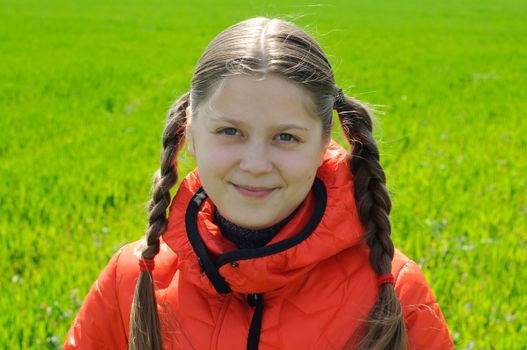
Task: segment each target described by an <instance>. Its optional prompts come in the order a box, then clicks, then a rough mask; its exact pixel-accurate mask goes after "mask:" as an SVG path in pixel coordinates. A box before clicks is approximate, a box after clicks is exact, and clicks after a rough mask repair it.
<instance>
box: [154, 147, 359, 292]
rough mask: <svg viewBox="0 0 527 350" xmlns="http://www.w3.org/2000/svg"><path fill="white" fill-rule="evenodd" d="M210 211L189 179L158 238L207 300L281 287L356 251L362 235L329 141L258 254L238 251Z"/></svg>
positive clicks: (340, 157) (340, 160)
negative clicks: (308, 181)
mask: <svg viewBox="0 0 527 350" xmlns="http://www.w3.org/2000/svg"><path fill="white" fill-rule="evenodd" d="M214 209H215V206H214V203H212V201H211V200H210V199H209V198H208V197H207V195H206V193H205V192H204V191H203V189H202V188H201V183H200V179H199V174H198V171H197V170H194V171H192V172H190V173H189V174H188V175H187V176H186V177H185V178H184V179H183V181H182V183H181V185H180V187H179V189H178V191H177V193H176V195H175V197H174V199H173V200H172V203H171V205H170V214H169V218H168V224H167V229H166V231H165V233H164V234H163V236H162V238H161V239H162V242H164V243H166V245H168V247H170V249H172V250H173V251H174V252H175V253H176V255H177V257H178V259H177V261H178V262H177V264H178V269H179V270H180V271H181V276H182V277H183V278H185V279H186V280H188V281H189V282H191V283H192V284H195V285H197V286H199V287H200V288H201V289H203V290H204V291H206V292H208V293H228V292H230V291H231V290H232V291H235V292H239V293H265V292H269V291H271V290H274V289H277V288H281V287H283V286H285V285H286V284H289V283H291V282H292V281H294V280H297V279H299V278H301V277H302V276H304V275H305V274H307V273H308V272H309V271H310V270H312V269H313V268H314V267H315V266H317V264H319V263H321V262H323V261H324V260H326V259H328V258H330V257H332V256H334V255H336V254H338V253H340V252H342V251H343V250H345V249H348V248H350V247H352V246H354V245H356V244H357V243H358V242H359V241H360V240H361V239H362V234H363V232H364V227H363V226H362V224H361V222H360V218H359V216H358V213H357V208H356V204H355V198H354V192H353V175H352V174H351V171H350V168H349V163H348V154H347V152H346V150H345V149H344V148H342V147H341V146H340V145H338V144H337V143H336V142H335V141H333V140H332V141H331V143H330V145H329V147H328V149H327V150H326V153H325V155H324V160H323V163H322V164H321V165H320V167H319V168H318V169H317V174H316V179H315V181H314V184H313V187H312V189H311V191H310V193H309V194H308V195H307V197H306V199H305V200H304V201H303V202H302V204H301V205H300V207H299V209H298V211H297V213H296V214H295V216H294V217H293V219H292V220H291V221H290V222H289V223H288V224H287V225H286V226H285V227H284V228H283V229H282V230H281V231H280V232H279V233H278V234H277V235H276V236H275V237H274V238H273V239H272V240H271V241H270V242H269V243H268V244H267V245H266V246H265V247H261V248H256V249H239V248H237V247H236V246H235V245H234V244H233V243H232V242H231V241H229V240H228V239H226V238H225V237H223V236H222V234H221V232H220V230H219V228H218V227H217V226H216V225H215V224H214V222H213V220H214Z"/></svg>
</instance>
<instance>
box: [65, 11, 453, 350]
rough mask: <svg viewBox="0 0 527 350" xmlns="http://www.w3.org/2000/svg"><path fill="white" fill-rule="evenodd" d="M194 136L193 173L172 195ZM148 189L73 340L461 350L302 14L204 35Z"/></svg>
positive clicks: (70, 344) (370, 147)
mask: <svg viewBox="0 0 527 350" xmlns="http://www.w3.org/2000/svg"><path fill="white" fill-rule="evenodd" d="M334 109H335V110H336V111H337V113H338V116H339V119H340V124H341V125H342V127H343V130H344V133H345V135H346V137H347V139H348V141H349V143H350V148H351V151H350V153H349V154H347V152H346V151H345V150H344V149H343V148H342V147H340V146H339V145H337V144H336V143H335V142H334V141H332V140H331V128H332V114H333V110H334ZM185 138H186V139H187V141H188V142H187V144H188V152H189V153H190V154H191V155H192V156H194V157H195V159H196V163H197V169H196V170H194V171H193V172H191V173H190V174H188V175H187V176H186V177H185V178H184V180H183V181H182V183H181V185H180V187H179V189H178V191H177V193H176V195H175V196H174V198H173V199H172V201H171V198H170V189H171V188H172V187H173V186H174V185H175V184H176V182H177V157H178V154H179V152H180V150H181V148H182V146H183V143H184V139H185ZM152 193H153V195H152V199H151V201H150V203H149V213H148V221H149V226H148V228H147V231H146V236H145V239H144V240H141V241H138V242H134V243H131V244H127V245H126V246H124V247H123V248H122V249H121V250H119V251H118V252H117V253H116V254H115V255H114V256H113V257H112V259H111V260H110V262H109V264H108V265H107V266H106V268H105V269H104V270H103V272H102V273H101V275H100V276H99V279H98V280H97V282H96V283H95V284H94V285H93V287H92V288H91V290H90V292H89V294H88V295H87V297H86V299H85V301H84V303H83V305H82V307H81V309H80V311H79V314H78V315H77V317H76V319H75V320H74V322H73V324H72V327H71V329H70V331H69V333H68V336H67V339H66V342H65V345H64V349H125V348H127V347H128V348H129V349H229V350H230V349H244V348H246V349H451V348H453V344H452V340H451V338H450V335H449V333H448V329H447V326H446V323H445V320H444V318H443V316H442V314H441V311H440V309H439V306H438V304H437V302H436V301H435V299H434V296H433V293H432V291H431V289H430V287H429V286H428V284H427V282H426V280H425V277H424V275H423V274H422V272H421V271H420V269H419V267H418V266H417V265H416V264H415V263H414V262H413V261H412V260H410V259H409V258H407V257H406V256H405V255H403V254H402V253H401V252H400V251H398V250H396V249H394V246H393V243H392V241H391V239H390V221H389V218H388V214H389V213H390V209H391V202H390V197H389V195H388V192H387V190H386V186H385V175H384V171H383V169H382V167H381V165H380V163H379V152H378V149H377V145H376V142H375V140H374V139H373V137H372V123H371V117H370V115H369V113H368V111H367V110H366V108H364V106H363V105H362V104H360V103H359V102H358V101H356V100H355V99H353V98H351V97H348V96H345V95H344V94H343V92H342V90H341V89H339V88H338V87H337V86H336V85H335V80H334V76H333V71H332V67H331V65H330V63H329V61H328V59H327V57H326V55H325V54H324V53H323V51H322V49H321V48H320V46H319V45H318V44H317V43H316V42H315V41H314V40H313V39H312V38H311V37H310V36H309V35H308V34H306V33H305V32H304V31H302V30H301V29H299V28H297V27H296V26H294V25H293V24H291V23H288V22H285V21H282V20H278V19H268V18H262V17H259V18H253V19H249V20H246V21H243V22H240V23H238V24H236V25H233V26H232V27H230V28H228V29H226V30H225V31H223V32H222V33H220V34H219V35H218V36H217V37H216V38H215V39H214V40H213V41H212V42H211V43H210V44H209V46H208V47H207V48H206V50H205V52H204V54H203V55H202V56H201V58H200V60H199V62H198V64H197V67H196V70H195V72H194V77H193V79H192V85H191V89H190V92H187V93H185V94H183V95H182V96H181V97H180V98H179V99H178V100H177V101H176V102H175V103H174V105H173V106H172V108H171V109H170V111H169V113H168V117H167V121H166V127H165V130H164V132H163V151H162V154H161V166H160V169H159V171H158V172H157V173H156V174H155V177H154V180H153V186H152ZM169 205H170V208H169V214H168V217H167V213H166V210H167V208H168V207H169ZM134 290H135V292H134Z"/></svg>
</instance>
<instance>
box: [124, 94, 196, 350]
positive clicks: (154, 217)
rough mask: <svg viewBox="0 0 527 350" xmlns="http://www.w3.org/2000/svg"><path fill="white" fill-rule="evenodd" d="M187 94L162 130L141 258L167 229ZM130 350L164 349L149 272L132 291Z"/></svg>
mask: <svg viewBox="0 0 527 350" xmlns="http://www.w3.org/2000/svg"><path fill="white" fill-rule="evenodd" d="M188 104H189V93H188V92H187V93H185V94H183V95H182V96H181V97H180V98H179V99H178V100H177V101H176V102H175V103H174V104H173V105H172V107H171V108H170V110H169V112H168V115H167V118H166V124H165V130H164V131H163V139H162V141H163V150H162V152H161V165H160V168H159V170H158V171H156V173H155V174H154V177H153V179H152V198H151V199H150V201H149V202H148V227H147V229H146V234H145V239H146V247H145V249H144V250H143V251H142V253H141V256H142V258H143V259H153V258H154V257H155V256H156V255H157V253H159V237H160V236H161V235H162V234H163V232H164V231H165V228H166V226H167V216H166V210H167V208H168V206H169V205H170V189H171V188H172V187H173V186H174V185H175V184H176V183H177V179H178V176H177V156H178V154H179V151H180V150H181V147H182V146H183V143H184V137H185V125H186V117H185V109H186V108H187V106H188ZM128 347H129V349H130V350H139V349H154V350H161V349H162V348H163V343H162V335H161V329H160V323H159V315H158V313H157V302H156V298H155V290H154V283H153V280H152V275H151V273H150V272H141V274H140V275H139V279H138V280H137V285H136V288H135V294H134V300H133V304H132V312H131V315H130V336H129V343H128Z"/></svg>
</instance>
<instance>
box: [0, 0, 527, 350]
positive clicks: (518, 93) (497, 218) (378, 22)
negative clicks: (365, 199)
mask: <svg viewBox="0 0 527 350" xmlns="http://www.w3.org/2000/svg"><path fill="white" fill-rule="evenodd" d="M203 8H206V9H207V10H206V11H204V10H201V9H203ZM258 15H265V16H279V17H281V18H284V19H288V20H292V21H294V22H295V23H296V24H298V25H300V26H301V27H303V28H305V29H307V31H308V32H310V33H311V34H312V35H314V36H315V38H316V39H317V40H318V41H319V42H320V44H321V45H322V46H323V48H324V49H325V51H326V53H327V54H328V55H329V57H330V59H331V62H332V64H333V66H334V68H335V75H336V80H337V84H338V85H339V86H341V87H342V88H343V89H344V90H345V92H347V93H348V94H351V95H354V96H355V97H357V98H359V99H361V100H363V101H365V102H368V103H370V104H371V106H372V108H373V109H375V111H376V115H377V125H376V127H377V129H376V132H375V136H376V137H377V139H378V140H379V145H380V149H381V157H382V158H381V160H382V164H383V166H384V168H385V170H386V173H387V178H388V187H389V190H390V192H391V194H392V198H393V203H394V206H393V210H392V215H391V218H392V224H393V239H394V242H395V244H396V246H397V247H399V248H400V249H401V250H402V251H403V252H405V253H406V254H407V255H408V256H410V257H411V258H413V259H414V260H415V261H416V262H418V263H419V264H420V265H421V266H422V269H423V271H424V272H425V274H426V276H427V278H428V280H429V283H430V285H431V286H432V288H433V290H434V292H435V294H436V297H437V299H438V301H439V303H440V305H441V307H442V310H443V313H444V315H445V318H446V320H447V322H448V325H449V329H450V331H451V333H452V335H453V338H454V340H455V343H456V347H457V348H459V349H523V348H524V346H525V345H524V344H527V326H525V323H526V321H527V312H526V311H525V310H527V299H526V298H525V294H526V293H527V288H526V287H525V283H522V281H526V280H527V273H526V270H525V266H526V241H527V201H526V192H527V191H526V181H525V174H527V169H526V167H527V160H526V157H525V154H526V148H527V147H526V144H527V139H526V137H525V134H526V132H527V123H526V122H525V120H524V117H525V112H524V111H525V110H527V88H526V86H525V81H526V78H527V63H526V62H527V61H526V60H525V57H527V55H526V54H527V39H526V38H527V26H525V18H527V5H526V4H525V3H523V2H521V1H500V2H494V1H488V0H484V1H477V2H476V1H473V2H468V1H461V2H459V1H451V0H449V1H444V2H441V3H437V2H432V1H419V2H418V1H404V2H390V1H381V2H375V3H371V2H368V1H352V2H348V1H341V2H336V1H334V2H329V1H326V2H313V3H309V2H307V1H303V2H298V1H297V2H294V1H277V2H276V3H274V2H273V1H269V2H266V4H258V5H257V4H254V3H249V2H247V3H245V2H236V1H224V2H221V3H220V2H214V3H203V2H202V1H193V2H192V3H185V2H167V1H161V0H153V1H149V2H144V1H137V0H130V1H126V2H125V1H104V2H103V1H90V2H88V1H76V2H71V1H60V0H53V1H47V2H45V3H43V2H39V1H35V0H27V1H12V0H0V23H1V24H0V52H2V54H1V55H0V130H1V138H0V177H1V180H2V181H1V182H0V207H1V209H2V210H1V212H0V240H1V245H0V254H1V256H2V259H1V260H0V267H1V269H2V271H4V273H3V274H2V276H1V277H0V283H1V285H2V294H1V296H0V310H2V311H3V312H2V313H1V314H0V327H1V328H2V329H4V331H3V332H0V345H1V347H2V348H9V349H15V348H21V349H22V348H23V349H27V348H32V349H58V348H60V346H61V344H62V342H63V340H64V337H65V334H66V332H67V330H68V328H69V326H70V323H71V321H72V319H73V317H74V316H75V314H76V312H77V310H78V308H79V306H80V304H81V302H82V300H83V298H84V296H85V294H86V293H87V291H88V289H89V287H90V285H91V284H92V283H93V282H94V281H95V279H96V278H97V275H98V273H99V272H100V271H101V270H102V268H103V267H104V266H105V264H106V263H107V261H108V259H109V257H110V256H111V254H112V253H113V252H115V251H116V250H117V249H118V248H119V247H121V246H122V245H123V244H125V243H126V242H130V241H134V240H137V239H139V238H140V237H141V236H142V235H143V233H144V228H145V225H146V220H145V209H144V208H145V203H146V201H147V200H148V198H149V189H150V180H151V176H152V174H153V173H154V171H155V170H156V168H157V166H158V161H159V151H160V149H161V142H160V135H161V132H162V129H163V126H164V117H165V113H166V111H167V109H168V107H169V106H170V104H171V102H172V101H173V100H174V99H175V98H177V97H178V96H179V95H180V94H182V93H183V92H185V91H186V90H188V88H189V84H190V79H191V76H192V71H193V68H194V65H195V63H196V61H197V59H198V58H199V56H200V55H201V53H202V51H203V49H204V48H205V46H206V45H207V43H208V42H209V41H210V40H211V39H212V38H213V37H214V36H215V35H216V34H217V33H219V32H220V31H221V30H223V29H224V28H226V27H227V26H229V25H231V24H233V23H235V22H238V21H240V20H243V19H245V18H249V17H254V16H258ZM335 137H337V138H339V139H340V136H339V133H338V132H336V133H335ZM340 140H341V141H342V139H340ZM181 157H182V160H181V164H183V166H182V167H181V169H180V174H181V175H183V174H185V173H186V172H188V171H189V170H190V169H191V167H192V166H193V165H192V162H191V161H190V159H189V157H188V155H187V154H182V156H181Z"/></svg>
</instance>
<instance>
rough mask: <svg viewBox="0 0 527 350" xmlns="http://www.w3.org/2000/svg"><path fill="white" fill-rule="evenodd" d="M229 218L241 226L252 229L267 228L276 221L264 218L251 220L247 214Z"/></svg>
mask: <svg viewBox="0 0 527 350" xmlns="http://www.w3.org/2000/svg"><path fill="white" fill-rule="evenodd" d="M227 219H228V220H229V221H231V222H232V223H234V224H236V225H238V226H240V227H244V228H248V229H251V230H259V229H263V228H267V227H270V226H273V225H274V223H275V222H274V221H273V220H272V219H269V220H262V218H257V219H255V220H251V219H249V218H248V217H247V216H243V215H241V216H240V215H238V216H237V217H233V218H232V219H231V218H227Z"/></svg>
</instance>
